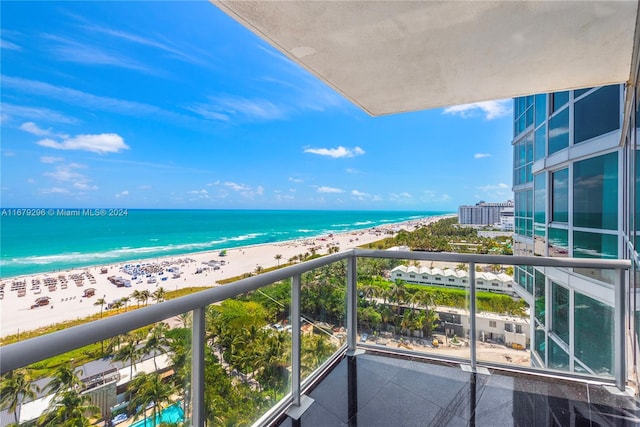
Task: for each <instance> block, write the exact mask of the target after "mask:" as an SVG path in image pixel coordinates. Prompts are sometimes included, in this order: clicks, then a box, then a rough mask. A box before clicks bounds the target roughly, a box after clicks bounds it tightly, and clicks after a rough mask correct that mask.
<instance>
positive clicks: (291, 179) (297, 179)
mask: <svg viewBox="0 0 640 427" xmlns="http://www.w3.org/2000/svg"><path fill="white" fill-rule="evenodd" d="M289 181H291V182H295V183H298V184H299V183H301V182H304V180H303V179H302V178H293V177H291V176H290V177H289Z"/></svg>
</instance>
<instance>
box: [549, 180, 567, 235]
mask: <svg viewBox="0 0 640 427" xmlns="http://www.w3.org/2000/svg"><path fill="white" fill-rule="evenodd" d="M551 221H553V222H569V169H562V170H559V171H556V172H554V173H553V174H551Z"/></svg>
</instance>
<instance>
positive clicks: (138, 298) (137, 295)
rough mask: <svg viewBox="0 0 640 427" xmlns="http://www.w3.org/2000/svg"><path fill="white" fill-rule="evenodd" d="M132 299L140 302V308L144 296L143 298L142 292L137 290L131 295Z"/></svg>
mask: <svg viewBox="0 0 640 427" xmlns="http://www.w3.org/2000/svg"><path fill="white" fill-rule="evenodd" d="M131 298H133V299H135V300H136V301H138V308H140V303H141V302H142V301H144V296H142V292H140V291H139V290H137V289H136V290H135V291H133V293H132V294H131Z"/></svg>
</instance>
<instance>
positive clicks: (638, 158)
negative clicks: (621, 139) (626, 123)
mask: <svg viewBox="0 0 640 427" xmlns="http://www.w3.org/2000/svg"><path fill="white" fill-rule="evenodd" d="M639 111H640V110H639ZM634 157H635V164H634V169H635V175H636V179H635V199H636V203H635V213H634V215H633V218H635V224H634V225H635V230H633V231H635V233H634V235H636V233H637V232H639V231H640V150H636V151H635V155H634ZM634 247H635V239H634ZM636 250H638V249H636Z"/></svg>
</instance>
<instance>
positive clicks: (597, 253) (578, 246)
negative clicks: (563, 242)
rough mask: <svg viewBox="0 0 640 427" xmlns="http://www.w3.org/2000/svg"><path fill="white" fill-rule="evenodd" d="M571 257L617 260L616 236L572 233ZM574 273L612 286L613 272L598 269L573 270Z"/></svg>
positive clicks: (582, 232) (614, 274)
mask: <svg viewBox="0 0 640 427" xmlns="http://www.w3.org/2000/svg"><path fill="white" fill-rule="evenodd" d="M573 256H574V257H576V258H605V259H617V258H618V236H616V235H613V234H600V233H587V232H584V231H574V232H573ZM574 271H575V272H576V273H578V274H581V275H583V276H587V277H590V278H592V279H596V280H599V281H601V282H607V283H611V284H614V283H615V281H616V273H615V271H614V270H603V269H599V268H575V269H574Z"/></svg>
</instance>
